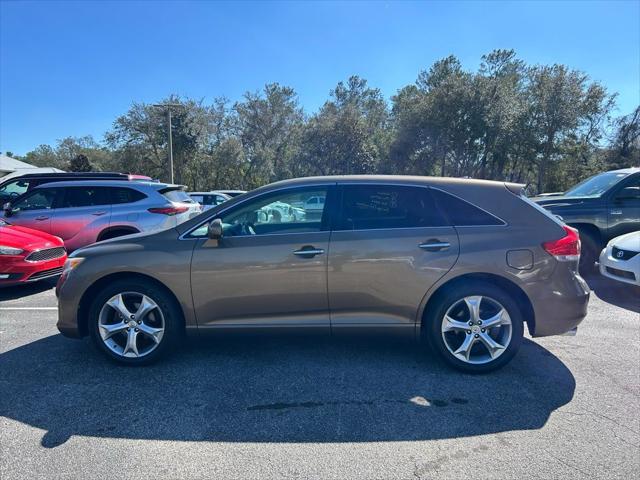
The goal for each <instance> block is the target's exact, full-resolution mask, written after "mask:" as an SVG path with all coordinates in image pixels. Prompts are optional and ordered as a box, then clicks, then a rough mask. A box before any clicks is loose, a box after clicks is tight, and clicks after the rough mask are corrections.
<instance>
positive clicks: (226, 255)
mask: <svg viewBox="0 0 640 480" xmlns="http://www.w3.org/2000/svg"><path fill="white" fill-rule="evenodd" d="M521 191H522V185H515V184H508V183H507V184H505V183H501V182H490V181H481V180H461V179H450V178H429V177H401V176H389V177H383V176H359V177H348V176H347V177H318V178H304V179H296V180H287V181H283V182H278V183H275V184H272V185H268V186H266V187H263V188H259V189H257V190H254V191H252V192H250V193H248V194H246V195H243V196H241V197H238V198H236V199H233V200H230V201H228V202H226V203H224V204H222V205H219V206H217V207H215V208H213V209H211V210H207V211H206V212H204V213H202V214H201V215H199V216H197V217H195V218H193V219H192V220H189V221H187V222H185V223H183V224H181V225H178V226H177V227H175V228H172V229H169V230H166V231H163V232H160V233H154V234H151V235H142V234H140V235H135V236H128V237H123V238H118V239H114V240H108V241H105V242H100V243H97V244H95V245H92V246H89V247H86V248H83V249H81V250H78V251H76V252H75V253H74V254H73V255H72V256H71V258H70V259H69V260H68V261H67V264H66V268H65V271H64V273H63V275H62V277H61V278H60V281H59V283H58V287H57V293H58V295H59V321H58V328H59V330H60V331H61V332H62V333H63V334H65V335H67V336H69V337H82V336H84V335H91V337H92V338H93V340H94V341H95V343H96V345H97V346H98V348H99V349H100V350H101V351H103V352H104V353H105V354H106V355H107V356H108V357H110V358H112V359H114V360H117V361H120V362H124V363H130V364H142V363H148V362H150V361H153V360H155V359H157V358H158V357H160V356H161V355H162V354H164V353H165V352H167V351H168V350H169V349H170V348H171V347H172V346H173V345H174V344H175V342H176V341H177V340H178V339H179V338H180V337H181V336H182V333H183V332H184V331H186V332H188V333H193V332H198V333H203V332H211V331H223V330H237V329H242V330H245V331H249V330H257V329H285V328H288V327H299V328H302V329H305V330H306V331H312V330H314V331H324V332H327V333H332V334H340V333H343V332H354V331H363V330H361V329H375V330H377V331H381V332H387V333H404V334H407V335H410V336H414V337H416V338H421V337H423V338H425V339H426V340H428V342H429V343H430V344H431V347H432V348H433V349H434V350H435V351H436V352H438V354H439V355H440V356H441V357H442V358H443V359H444V360H445V361H447V362H448V363H449V364H451V365H453V366H454V367H457V368H460V369H463V370H466V371H474V372H483V371H488V370H492V369H495V368H498V367H500V366H502V365H504V364H506V363H507V362H508V361H509V360H510V359H511V358H512V357H513V356H514V355H515V353H516V351H517V350H518V347H519V346H520V344H521V341H522V336H523V331H524V324H525V323H526V324H527V327H528V329H529V332H530V333H531V335H533V336H545V335H557V334H563V333H567V332H570V331H573V330H575V328H576V326H577V325H578V324H579V323H580V322H581V321H582V319H583V318H584V317H585V315H586V311H587V303H588V300H589V291H588V288H587V286H586V284H585V282H584V281H583V280H582V279H581V278H580V276H579V275H578V274H577V265H578V260H579V256H580V241H579V239H578V236H577V233H576V231H575V230H573V229H571V228H569V227H567V226H565V225H564V224H563V223H562V222H560V220H558V219H557V218H556V217H554V216H552V215H551V214H549V213H548V212H546V211H545V210H543V209H542V208H540V207H538V206H537V205H535V204H534V203H532V202H530V201H529V200H528V199H527V198H526V197H525V196H524V195H523V194H522V193H521ZM311 197H323V198H325V199H326V201H325V202H324V207H323V208H321V209H318V208H314V209H305V204H306V202H307V200H308V199H309V198H311Z"/></svg>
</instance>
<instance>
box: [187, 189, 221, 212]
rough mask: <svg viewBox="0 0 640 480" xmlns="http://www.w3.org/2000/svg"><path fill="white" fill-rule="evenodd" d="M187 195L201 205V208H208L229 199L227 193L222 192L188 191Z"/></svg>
mask: <svg viewBox="0 0 640 480" xmlns="http://www.w3.org/2000/svg"><path fill="white" fill-rule="evenodd" d="M189 196H190V197H191V199H192V200H193V201H194V202H198V203H199V204H200V205H202V210H209V209H210V208H212V207H215V206H217V205H220V204H221V203H224V202H226V201H227V200H230V199H231V197H230V196H229V195H227V194H226V193H222V192H189Z"/></svg>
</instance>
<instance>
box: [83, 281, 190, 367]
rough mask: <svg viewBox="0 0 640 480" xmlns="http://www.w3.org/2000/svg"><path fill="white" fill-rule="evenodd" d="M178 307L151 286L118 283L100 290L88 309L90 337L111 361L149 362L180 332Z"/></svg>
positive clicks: (156, 357) (163, 351)
mask: <svg viewBox="0 0 640 480" xmlns="http://www.w3.org/2000/svg"><path fill="white" fill-rule="evenodd" d="M180 319H181V316H180V311H179V309H178V307H177V306H176V305H175V302H174V301H173V299H172V298H171V297H170V295H169V294H168V293H167V292H166V291H164V289H162V288H159V287H157V286H156V285H153V284H151V283H146V282H141V283H139V282H131V281H120V282H115V283H114V284H112V285H110V286H108V287H107V288H105V289H104V290H102V291H101V292H100V293H99V294H98V295H97V296H96V299H95V300H94V302H93V304H92V305H91V308H90V310H89V322H90V332H91V337H92V339H93V341H94V343H95V344H96V346H97V347H98V349H99V350H100V351H102V352H103V353H104V354H105V355H106V356H107V357H109V358H110V359H111V360H114V361H116V362H119V363H124V364H128V365H142V364H148V363H151V362H153V361H155V360H157V359H159V358H160V357H161V356H163V355H165V354H166V353H167V352H168V351H169V350H170V349H171V348H172V347H173V346H174V345H175V343H176V342H177V340H178V338H179V337H180V333H181V321H180Z"/></svg>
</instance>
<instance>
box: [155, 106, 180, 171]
mask: <svg viewBox="0 0 640 480" xmlns="http://www.w3.org/2000/svg"><path fill="white" fill-rule="evenodd" d="M181 106H182V105H181V104H179V103H155V104H153V105H152V107H158V108H166V109H167V130H168V135H167V136H168V145H169V172H170V174H171V183H173V136H172V135H171V107H181Z"/></svg>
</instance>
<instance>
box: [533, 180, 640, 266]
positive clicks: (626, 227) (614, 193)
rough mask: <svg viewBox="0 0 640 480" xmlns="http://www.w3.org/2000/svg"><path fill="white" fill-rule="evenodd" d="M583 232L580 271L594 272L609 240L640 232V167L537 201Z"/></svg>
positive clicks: (589, 181) (588, 182) (591, 181)
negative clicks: (596, 263)
mask: <svg viewBox="0 0 640 480" xmlns="http://www.w3.org/2000/svg"><path fill="white" fill-rule="evenodd" d="M533 200H535V201H536V202H537V203H538V204H539V205H541V206H543V207H544V208H546V209H547V210H549V211H550V212H552V213H553V214H555V215H559V216H560V217H561V218H562V219H563V221H564V222H565V223H566V224H567V225H570V226H572V227H575V228H577V229H578V231H579V232H580V239H581V241H582V257H581V261H580V268H581V269H582V270H583V271H584V270H588V269H592V268H593V267H594V264H595V261H596V260H597V259H598V255H599V254H600V251H601V250H602V248H603V247H604V246H605V245H606V244H607V242H608V241H609V240H611V239H612V238H615V237H617V236H619V235H623V234H625V233H629V232H633V231H637V230H640V168H626V169H622V170H613V171H611V172H604V173H600V174H598V175H595V176H593V177H591V178H588V179H587V180H585V181H584V182H582V183H579V184H578V185H576V186H575V187H573V188H571V189H570V190H568V191H566V192H564V193H563V194H562V195H559V196H551V197H546V198H544V197H543V198H540V197H537V198H534V199H533Z"/></svg>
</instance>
